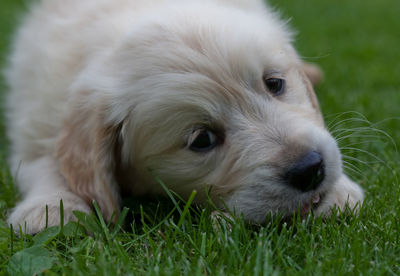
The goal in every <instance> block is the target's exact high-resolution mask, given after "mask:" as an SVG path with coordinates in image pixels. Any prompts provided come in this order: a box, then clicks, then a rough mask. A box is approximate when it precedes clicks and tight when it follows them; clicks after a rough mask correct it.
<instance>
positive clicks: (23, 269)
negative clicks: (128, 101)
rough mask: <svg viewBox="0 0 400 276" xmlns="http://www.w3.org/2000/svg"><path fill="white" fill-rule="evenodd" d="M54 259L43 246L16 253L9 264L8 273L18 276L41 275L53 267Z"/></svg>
mask: <svg viewBox="0 0 400 276" xmlns="http://www.w3.org/2000/svg"><path fill="white" fill-rule="evenodd" d="M53 262H54V258H53V257H51V255H50V253H49V251H48V250H47V249H45V248H44V247H42V246H40V245H39V246H38V245H36V246H32V247H29V248H26V249H24V250H21V251H19V252H17V253H15V254H14V255H13V256H12V257H11V259H10V262H9V263H8V269H7V270H8V273H9V274H10V275H18V276H24V275H27V276H32V275H34V274H39V273H41V272H43V271H44V270H46V269H50V268H51V267H52V265H53Z"/></svg>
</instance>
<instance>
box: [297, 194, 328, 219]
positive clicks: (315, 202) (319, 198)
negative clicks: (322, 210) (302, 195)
mask: <svg viewBox="0 0 400 276" xmlns="http://www.w3.org/2000/svg"><path fill="white" fill-rule="evenodd" d="M324 197H325V194H324V193H315V194H314V195H313V196H312V197H311V199H310V200H308V201H306V202H305V203H304V204H303V205H302V206H301V208H300V215H301V216H306V215H307V214H308V213H310V212H311V211H313V210H316V209H317V208H318V207H319V206H320V205H321V203H322V202H323V200H324Z"/></svg>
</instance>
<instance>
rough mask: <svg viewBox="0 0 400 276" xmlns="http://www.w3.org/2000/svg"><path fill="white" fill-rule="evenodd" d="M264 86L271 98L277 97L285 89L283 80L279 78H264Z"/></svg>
mask: <svg viewBox="0 0 400 276" xmlns="http://www.w3.org/2000/svg"><path fill="white" fill-rule="evenodd" d="M264 83H265V86H266V87H267V89H268V91H269V92H270V93H271V94H272V95H273V96H279V95H281V94H282V93H283V91H284V89H285V80H284V79H279V78H264Z"/></svg>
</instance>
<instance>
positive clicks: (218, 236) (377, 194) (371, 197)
mask: <svg viewBox="0 0 400 276" xmlns="http://www.w3.org/2000/svg"><path fill="white" fill-rule="evenodd" d="M23 3H24V2H23V1H15V0H3V1H2V2H1V3H0V62H1V64H3V65H4V60H5V57H6V55H7V48H8V45H9V44H8V43H9V41H10V35H11V33H12V30H13V29H14V27H15V24H16V21H17V20H16V19H17V18H18V17H17V16H18V15H19V14H20V12H21V11H24V9H25V5H24V4H23ZM272 4H273V5H275V6H277V7H279V9H280V10H281V11H282V13H283V15H284V16H285V17H286V18H289V17H290V18H291V19H292V20H291V22H290V24H291V25H292V26H294V27H295V29H296V30H297V31H298V35H297V42H296V45H297V48H298V49H299V52H300V53H301V55H302V56H304V57H305V59H306V60H308V61H310V62H316V63H318V64H320V65H321V67H322V68H323V70H324V72H325V81H324V82H323V84H322V85H320V86H319V87H317V92H318V97H319V99H320V102H321V106H322V110H323V111H324V114H325V115H326V119H327V122H328V123H330V125H331V127H332V131H334V134H335V135H336V137H338V139H339V141H340V143H339V144H340V146H341V148H342V151H343V153H344V154H345V157H344V158H345V161H346V167H347V169H346V170H347V171H348V172H349V173H350V175H352V177H353V178H354V179H355V180H357V181H358V182H359V183H361V185H362V186H363V187H364V189H365V190H366V200H365V204H364V206H363V207H362V209H361V212H360V215H359V216H358V217H353V216H350V215H349V214H348V213H344V214H341V215H339V216H338V217H332V218H330V219H328V220H327V221H322V220H321V219H319V218H312V217H308V218H307V219H306V220H305V221H300V220H296V222H295V223H294V224H293V225H283V226H282V225H280V224H279V219H278V218H271V219H270V220H269V221H268V223H267V225H266V226H257V227H255V226H249V225H246V224H245V223H244V222H243V220H242V219H241V218H238V219H235V220H234V221H233V222H230V221H229V220H228V221H227V222H224V221H222V223H221V224H220V226H219V227H217V228H218V229H217V230H216V229H215V227H213V223H212V220H211V219H210V212H211V210H212V208H210V207H206V208H203V209H201V208H196V207H193V206H189V204H186V205H185V204H184V203H179V204H176V205H175V204H173V203H171V200H170V199H166V200H163V201H161V202H156V201H146V200H141V199H131V200H129V201H127V202H126V205H128V206H130V211H129V212H128V213H127V218H126V219H125V220H124V222H120V223H118V224H117V226H113V225H109V226H107V225H105V224H104V222H102V221H101V220H99V219H98V218H97V217H96V216H94V215H93V216H84V215H83V214H78V217H79V218H80V224H76V223H70V224H67V225H65V226H64V227H62V228H60V227H56V228H49V229H47V230H45V231H44V232H42V233H41V234H39V235H36V236H34V237H31V236H29V235H24V236H22V237H16V236H14V235H11V232H12V231H11V230H10V229H9V228H8V227H7V226H6V224H5V218H6V211H7V209H9V208H10V207H12V206H13V205H14V204H15V201H16V198H17V194H16V191H15V189H14V188H13V185H12V178H11V177H10V175H9V172H8V170H7V167H6V163H5V154H6V152H7V146H6V139H5V138H4V137H5V134H4V120H0V143H1V145H0V275H2V274H7V273H9V272H11V273H13V274H14V275H22V274H23V273H25V274H26V275H29V274H33V272H38V271H44V272H43V273H44V274H45V275H59V274H64V275H117V274H126V275H138V274H139V275H142V274H161V275H171V274H172V275H180V274H193V275H194V274H196V275H197V274H209V275H262V274H263V275H271V274H273V273H275V274H276V275H329V274H334V275H352V274H363V275H398V274H400V268H399V264H400V219H399V215H400V188H399V187H400V186H399V181H398V175H399V173H400V169H399V164H400V158H399V154H398V152H397V151H396V147H395V144H399V142H400V109H399V104H400V51H399V50H398V47H399V46H398V45H400V36H399V30H400V20H399V19H398V11H400V1H398V0H385V1H376V0H364V1H361V0H352V1H348V0H338V1H320V0H297V1H289V0H274V1H272ZM0 89H1V91H0V99H2V98H1V97H3V95H4V94H5V93H6V91H5V90H6V89H5V85H4V83H3V82H2V81H1V80H0ZM348 111H352V112H348ZM361 114H362V115H361ZM366 119H368V120H369V122H368V121H367V120H366ZM370 122H371V123H370ZM335 123H337V124H335ZM348 128H352V131H351V132H346V129H348ZM357 160H360V161H357ZM120 226H122V229H120V228H121V227H120ZM87 231H88V232H91V233H92V234H91V235H89V234H87V233H86V232H87Z"/></svg>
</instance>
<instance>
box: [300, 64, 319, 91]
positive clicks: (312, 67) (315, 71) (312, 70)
mask: <svg viewBox="0 0 400 276" xmlns="http://www.w3.org/2000/svg"><path fill="white" fill-rule="evenodd" d="M303 70H304V73H305V74H306V75H307V78H308V79H309V80H310V82H311V84H312V85H313V86H316V85H317V84H319V83H321V81H322V80H323V78H324V73H323V72H322V70H321V68H319V66H318V65H316V64H313V63H303Z"/></svg>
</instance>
